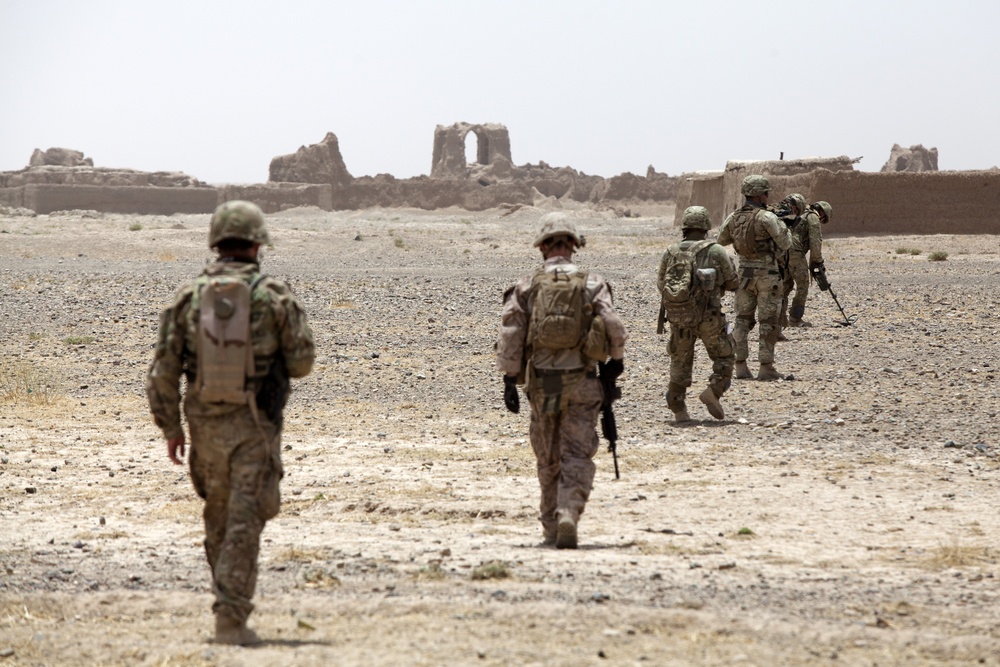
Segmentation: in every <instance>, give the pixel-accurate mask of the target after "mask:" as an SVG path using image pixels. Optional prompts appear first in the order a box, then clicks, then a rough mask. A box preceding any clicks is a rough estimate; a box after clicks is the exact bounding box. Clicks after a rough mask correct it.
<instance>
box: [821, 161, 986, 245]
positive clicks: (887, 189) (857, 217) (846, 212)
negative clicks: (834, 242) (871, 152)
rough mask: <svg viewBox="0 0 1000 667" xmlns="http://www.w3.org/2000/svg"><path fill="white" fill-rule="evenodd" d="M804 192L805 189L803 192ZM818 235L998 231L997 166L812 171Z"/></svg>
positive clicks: (980, 232) (978, 232)
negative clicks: (823, 219) (820, 206)
mask: <svg viewBox="0 0 1000 667" xmlns="http://www.w3.org/2000/svg"><path fill="white" fill-rule="evenodd" d="M803 194H805V193H803ZM821 199H822V200H825V201H828V202H830V205H831V206H833V219H832V220H831V222H830V223H829V224H828V225H825V226H824V227H823V233H824V234H850V235H863V234H1000V171H997V170H990V171H938V172H934V171H925V172H917V173H914V172H895V173H892V172H889V173H880V172H860V171H854V172H844V171H840V172H831V171H827V170H825V169H824V170H819V171H817V172H816V173H815V174H814V175H813V182H812V184H811V188H810V194H809V196H808V197H807V200H808V201H811V202H812V201H817V200H821Z"/></svg>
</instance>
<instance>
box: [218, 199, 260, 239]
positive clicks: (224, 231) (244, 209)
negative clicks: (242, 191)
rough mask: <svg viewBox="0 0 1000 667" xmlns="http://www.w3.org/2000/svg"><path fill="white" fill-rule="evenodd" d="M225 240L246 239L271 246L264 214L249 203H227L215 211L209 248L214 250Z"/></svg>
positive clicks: (238, 201)
mask: <svg viewBox="0 0 1000 667" xmlns="http://www.w3.org/2000/svg"><path fill="white" fill-rule="evenodd" d="M224 239H244V240H246V241H253V242H254V243H263V244H264V245H270V244H271V237H270V236H268V235H267V227H265V226H264V214H263V213H262V212H261V210H260V208H259V207H258V206H257V205H256V204H254V203H252V202H248V201H241V200H238V199H237V200H233V201H227V202H226V203H224V204H222V205H220V206H219V207H218V208H217V209H215V213H213V214H212V222H211V224H210V225H209V228H208V247H209V248H214V247H215V246H217V245H219V243H220V242H222V241H223V240H224Z"/></svg>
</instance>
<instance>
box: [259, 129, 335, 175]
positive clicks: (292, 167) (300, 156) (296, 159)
mask: <svg viewBox="0 0 1000 667" xmlns="http://www.w3.org/2000/svg"><path fill="white" fill-rule="evenodd" d="M353 180H354V177H353V176H351V174H350V172H349V171H347V166H346V165H345V164H344V158H343V157H342V156H341V154H340V142H339V141H338V140H337V135H335V134H334V133H333V132H327V133H326V136H325V137H323V141H321V142H319V143H318V144H312V145H310V146H300V147H299V149H298V150H297V151H295V152H294V153H292V154H290V155H279V156H277V157H275V158H273V159H272V160H271V165H270V167H269V168H268V181H269V182H271V183H323V184H329V185H331V186H333V187H335V188H336V187H344V186H346V185H349V184H350V183H351V181H353Z"/></svg>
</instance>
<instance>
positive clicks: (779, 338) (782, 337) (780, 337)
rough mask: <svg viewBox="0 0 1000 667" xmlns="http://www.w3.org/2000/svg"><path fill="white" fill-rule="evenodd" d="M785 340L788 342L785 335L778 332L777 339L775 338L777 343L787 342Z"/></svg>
mask: <svg viewBox="0 0 1000 667" xmlns="http://www.w3.org/2000/svg"><path fill="white" fill-rule="evenodd" d="M787 340H788V338H787V337H786V336H785V334H783V333H781V332H780V331H779V332H778V338H777V341H778V342H779V343H784V342H785V341H787Z"/></svg>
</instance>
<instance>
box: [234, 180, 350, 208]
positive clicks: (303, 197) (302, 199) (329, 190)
mask: <svg viewBox="0 0 1000 667" xmlns="http://www.w3.org/2000/svg"><path fill="white" fill-rule="evenodd" d="M232 199H245V200H247V201H252V202H253V203H255V204H257V206H260V208H261V210H262V211H264V213H276V212H277V211H284V210H285V209H288V208H297V207H299V206H315V207H317V208H321V209H323V210H324V211H329V210H331V209H332V208H333V186H331V185H300V184H298V183H268V184H266V185H263V184H259V185H223V186H220V187H219V195H218V203H220V204H221V203H222V202H226V201H230V200H232Z"/></svg>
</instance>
